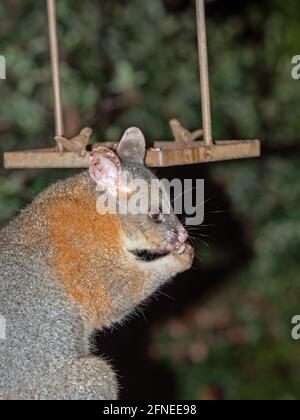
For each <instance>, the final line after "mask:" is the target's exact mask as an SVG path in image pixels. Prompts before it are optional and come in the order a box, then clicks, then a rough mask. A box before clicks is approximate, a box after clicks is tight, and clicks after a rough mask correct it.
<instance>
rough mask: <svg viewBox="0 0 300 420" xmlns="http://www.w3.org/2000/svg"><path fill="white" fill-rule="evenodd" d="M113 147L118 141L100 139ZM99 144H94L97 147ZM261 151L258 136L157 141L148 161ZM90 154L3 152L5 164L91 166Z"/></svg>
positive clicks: (185, 161)
mask: <svg viewBox="0 0 300 420" xmlns="http://www.w3.org/2000/svg"><path fill="white" fill-rule="evenodd" d="M101 145H102V146H106V147H114V146H115V143H101ZM95 146H97V145H94V147H95ZM260 153H261V148H260V142H259V141H258V140H244V141H236V140H233V141H217V142H215V144H214V145H213V146H209V147H207V146H205V145H204V143H203V142H202V141H198V142H194V143H191V145H188V147H187V146H186V145H184V146H182V147H181V146H178V144H176V143H175V142H156V143H155V144H154V147H153V148H149V149H148V151H147V157H146V164H147V166H149V167H166V166H178V165H189V164H195V163H207V162H217V161H225V160H234V159H244V158H255V157H259V156H260ZM88 166H89V157H88V155H86V156H84V157H80V156H79V155H78V154H76V153H71V152H65V153H63V154H59V153H57V152H56V151H55V149H37V150H28V151H21V152H7V153H4V167H5V168H7V169H23V168H38V169H43V168H49V169H59V168H88Z"/></svg>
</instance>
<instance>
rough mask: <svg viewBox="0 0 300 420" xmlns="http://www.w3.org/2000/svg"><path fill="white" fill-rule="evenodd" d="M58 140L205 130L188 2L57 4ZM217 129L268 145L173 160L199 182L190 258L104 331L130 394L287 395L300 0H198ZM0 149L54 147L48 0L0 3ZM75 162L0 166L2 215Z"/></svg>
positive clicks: (295, 242)
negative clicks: (129, 316)
mask: <svg viewBox="0 0 300 420" xmlns="http://www.w3.org/2000/svg"><path fill="white" fill-rule="evenodd" d="M58 15H59V35H60V49H61V57H62V79H63V94H64V103H65V119H66V127H67V133H66V134H67V135H68V136H72V135H74V134H77V132H78V131H79V130H80V128H81V127H82V126H85V125H91V126H92V127H93V129H94V132H95V134H94V136H93V141H101V140H117V139H119V138H120V136H121V134H122V132H123V131H124V130H125V129H126V128H127V127H129V126H131V125H137V126H139V127H141V128H142V129H143V131H144V132H145V134H146V137H147V139H148V140H149V141H152V140H155V139H165V138H170V139H171V133H170V129H169V127H168V120H169V119H170V118H171V117H174V116H176V117H179V118H180V119H181V120H182V121H183V123H184V125H185V126H187V127H189V128H190V129H197V128H199V127H200V125H201V114H200V99H199V82H198V79H199V73H198V67H197V60H198V59H197V44H196V25H195V10H194V1H193V0H190V1H188V0H164V1H162V0H152V1H141V0H130V1H125V0H110V1H106V2H105V1H100V0H89V1H85V2H82V1H74V0H72V1H71V0H60V1H58ZM207 15H208V40H209V55H210V57H209V60H210V61H209V62H210V73H211V88H212V107H213V120H214V121H213V124H214V135H215V138H219V139H251V138H253V139H255V138H260V139H261V140H262V142H263V156H262V158H261V159H257V160H242V161H237V162H221V163H216V164H207V165H195V166H189V167H185V168H171V169H168V170H161V171H158V174H159V175H160V176H169V177H182V178H191V177H192V178H202V177H204V178H205V181H206V197H205V198H206V200H207V202H206V204H205V212H206V219H205V222H204V225H203V226H201V227H199V229H198V230H197V231H194V232H192V235H193V236H194V238H193V240H194V241H196V247H197V254H198V256H197V258H196V261H195V264H194V268H193V270H191V271H190V272H188V273H185V274H184V275H182V276H181V277H180V278H178V279H177V280H176V281H175V282H174V283H173V284H172V285H170V286H168V287H167V288H165V289H164V290H162V291H161V293H159V294H157V296H156V297H155V298H154V299H153V300H152V302H151V303H150V304H149V305H148V306H147V308H144V309H143V314H142V313H141V314H140V315H138V316H137V317H136V318H135V320H132V321H130V322H129V323H128V324H127V325H126V326H125V327H122V328H121V327H120V328H118V329H116V330H114V331H113V332H108V331H107V332H104V333H102V334H101V335H100V336H99V338H98V341H99V352H100V353H101V354H105V355H106V356H107V357H109V358H110V359H111V360H112V363H113V365H114V366H115V367H116V369H117V371H118V373H119V376H120V382H121V386H122V397H123V398H129V399H138V398H144V399H151V398H160V399H164V398H178V399H184V398H188V399H298V398H300V386H299V385H300V380H299V374H298V371H299V368H300V352H299V343H297V342H295V341H293V340H292V339H291V318H292V317H293V316H294V315H296V314H299V313H300V281H299V276H300V259H299V245H300V225H299V213H300V210H299V202H300V200H299V199H300V184H299V165H300V154H299V152H300V147H299V144H300V143H299V137H300V136H299V131H300V107H299V105H298V103H299V97H300V81H298V82H297V81H295V80H293V79H292V77H291V70H292V65H291V60H292V57H293V56H294V55H297V54H300V4H299V1H298V0H287V1H285V2H282V1H281V0H263V1H254V0H253V1H250V0H249V1H230V0H227V1H224V0H223V1H221V0H215V1H210V2H208V3H207ZM0 54H2V55H4V56H5V57H6V60H7V73H8V78H7V80H6V81H0V92H1V97H0V98H1V100H0V135H1V137H0V139H1V141H0V149H1V151H4V150H6V151H8V150H16V149H26V148H32V147H40V146H42V147H46V146H52V145H53V130H54V129H53V112H52V99H51V98H52V94H51V84H50V80H51V77H50V68H49V58H48V40H47V22H46V2H44V1H39V2H37V1H32V0H3V1H2V2H1V4H0ZM73 172H74V171H57V170H55V171H53V170H52V171H37V170H26V171H5V170H4V169H1V170H0V175H1V179H0V223H1V224H5V223H6V222H7V221H8V220H10V219H11V218H12V217H13V216H14V215H15V214H17V212H18V211H19V209H21V208H22V207H23V206H24V205H25V204H26V203H28V202H30V201H31V200H32V198H33V197H34V196H35V195H36V194H37V193H39V192H40V191H41V190H42V189H43V188H44V187H45V186H47V185H49V184H50V183H52V182H53V181H55V180H57V179H60V178H62V177H66V176H69V175H70V174H72V173H73Z"/></svg>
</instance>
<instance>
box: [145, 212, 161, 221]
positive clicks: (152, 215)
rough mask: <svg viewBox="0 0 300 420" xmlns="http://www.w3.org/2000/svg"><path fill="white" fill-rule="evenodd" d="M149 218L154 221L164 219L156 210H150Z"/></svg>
mask: <svg viewBox="0 0 300 420" xmlns="http://www.w3.org/2000/svg"><path fill="white" fill-rule="evenodd" d="M149 217H150V219H152V220H153V221H154V222H155V223H162V222H163V221H164V216H163V214H162V212H161V211H157V212H153V211H152V212H150V213H149Z"/></svg>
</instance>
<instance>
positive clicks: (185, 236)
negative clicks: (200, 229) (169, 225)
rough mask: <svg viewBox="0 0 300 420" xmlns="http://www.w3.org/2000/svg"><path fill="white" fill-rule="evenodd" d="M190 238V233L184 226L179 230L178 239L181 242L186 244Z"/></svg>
mask: <svg viewBox="0 0 300 420" xmlns="http://www.w3.org/2000/svg"><path fill="white" fill-rule="evenodd" d="M188 238H189V234H188V233H187V231H186V230H185V229H184V228H183V229H179V230H178V241H179V242H180V243H181V244H184V243H185V242H186V241H187V240H188Z"/></svg>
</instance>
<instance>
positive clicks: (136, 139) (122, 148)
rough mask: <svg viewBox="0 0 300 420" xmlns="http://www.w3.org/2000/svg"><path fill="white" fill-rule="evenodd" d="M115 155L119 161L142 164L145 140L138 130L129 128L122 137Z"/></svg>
mask: <svg viewBox="0 0 300 420" xmlns="http://www.w3.org/2000/svg"><path fill="white" fill-rule="evenodd" d="M117 153H118V155H119V157H120V159H121V160H124V161H127V162H135V163H140V164H143V163H144V160H145V155H146V140H145V137H144V134H143V133H142V132H141V130H140V129H139V128H136V127H132V128H129V129H128V130H127V131H126V132H125V134H124V135H123V137H122V139H121V141H120V143H119V145H118V148H117Z"/></svg>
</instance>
